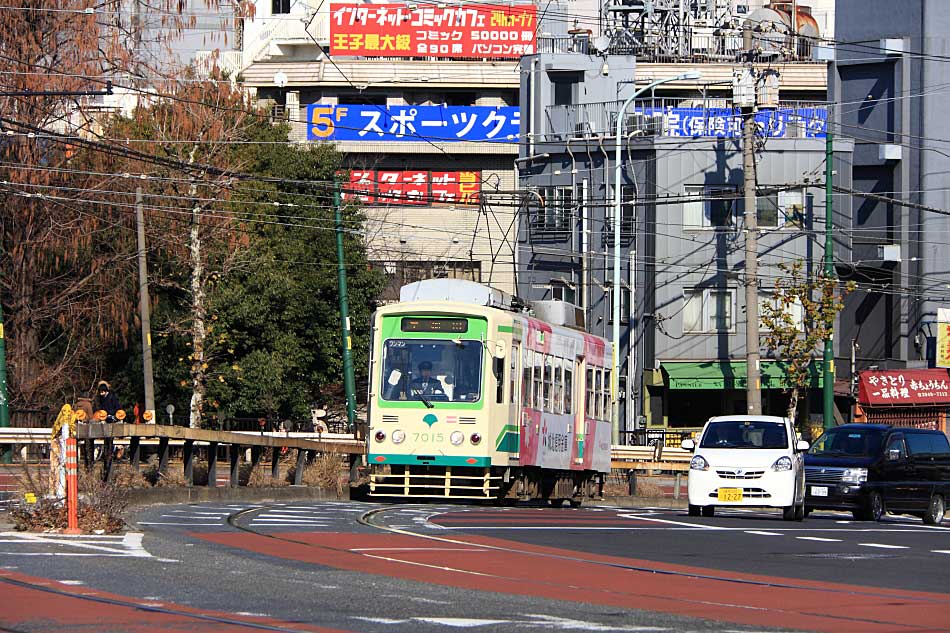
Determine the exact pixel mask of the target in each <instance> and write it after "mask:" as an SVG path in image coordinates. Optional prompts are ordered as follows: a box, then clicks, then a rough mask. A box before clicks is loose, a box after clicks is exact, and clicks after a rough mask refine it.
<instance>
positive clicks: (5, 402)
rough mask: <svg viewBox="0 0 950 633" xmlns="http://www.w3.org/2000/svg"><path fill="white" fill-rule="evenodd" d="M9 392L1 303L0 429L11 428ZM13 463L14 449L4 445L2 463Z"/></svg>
mask: <svg viewBox="0 0 950 633" xmlns="http://www.w3.org/2000/svg"><path fill="white" fill-rule="evenodd" d="M8 394H9V391H8V390H7V346H6V339H5V338H4V336H3V303H2V302H0V428H2V427H8V426H10V398H9V396H8ZM12 462H13V447H12V446H11V445H10V444H4V445H3V446H2V447H0V463H2V464H10V463H12Z"/></svg>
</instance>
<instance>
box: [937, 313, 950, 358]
mask: <svg viewBox="0 0 950 633" xmlns="http://www.w3.org/2000/svg"><path fill="white" fill-rule="evenodd" d="M935 364H936V366H937V367H950V308H937V358H936V363H935Z"/></svg>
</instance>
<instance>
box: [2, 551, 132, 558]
mask: <svg viewBox="0 0 950 633" xmlns="http://www.w3.org/2000/svg"><path fill="white" fill-rule="evenodd" d="M0 555H2V556H64V557H67V558H89V557H96V558H128V556H126V555H125V554H93V553H91V552H0Z"/></svg>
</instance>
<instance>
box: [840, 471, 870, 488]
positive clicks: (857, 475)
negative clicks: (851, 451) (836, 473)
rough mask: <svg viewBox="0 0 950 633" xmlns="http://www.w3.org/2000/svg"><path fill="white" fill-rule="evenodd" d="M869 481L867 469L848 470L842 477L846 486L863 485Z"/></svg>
mask: <svg viewBox="0 0 950 633" xmlns="http://www.w3.org/2000/svg"><path fill="white" fill-rule="evenodd" d="M867 480H868V469H867V468H846V469H845V471H844V473H842V475H841V481H843V482H844V483H846V484H863V483H864V482H866V481H867Z"/></svg>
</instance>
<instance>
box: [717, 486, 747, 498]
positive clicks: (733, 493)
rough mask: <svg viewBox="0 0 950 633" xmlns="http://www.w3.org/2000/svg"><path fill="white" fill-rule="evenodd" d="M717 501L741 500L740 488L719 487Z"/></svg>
mask: <svg viewBox="0 0 950 633" xmlns="http://www.w3.org/2000/svg"><path fill="white" fill-rule="evenodd" d="M718 498H719V501H742V488H720V489H719V493H718Z"/></svg>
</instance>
